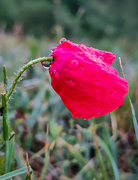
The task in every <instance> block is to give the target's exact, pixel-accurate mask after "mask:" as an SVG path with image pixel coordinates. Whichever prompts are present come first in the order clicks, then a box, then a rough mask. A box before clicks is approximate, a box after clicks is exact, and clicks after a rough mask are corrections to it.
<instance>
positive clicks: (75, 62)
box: [69, 60, 79, 69]
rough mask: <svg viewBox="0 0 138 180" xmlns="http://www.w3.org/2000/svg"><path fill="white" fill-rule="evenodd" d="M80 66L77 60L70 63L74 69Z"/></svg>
mask: <svg viewBox="0 0 138 180" xmlns="http://www.w3.org/2000/svg"><path fill="white" fill-rule="evenodd" d="M78 66H79V62H78V61H77V60H71V61H70V62H69V67H70V68H72V69H76V68H78Z"/></svg>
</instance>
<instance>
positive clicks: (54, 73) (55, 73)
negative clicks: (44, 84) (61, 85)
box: [52, 69, 59, 78]
mask: <svg viewBox="0 0 138 180" xmlns="http://www.w3.org/2000/svg"><path fill="white" fill-rule="evenodd" d="M52 76H53V77H55V78H58V77H59V73H58V71H57V70H56V69H54V70H53V71H52Z"/></svg>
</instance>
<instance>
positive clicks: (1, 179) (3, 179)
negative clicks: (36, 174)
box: [0, 166, 32, 180]
mask: <svg viewBox="0 0 138 180" xmlns="http://www.w3.org/2000/svg"><path fill="white" fill-rule="evenodd" d="M29 169H30V172H32V168H31V166H29ZM24 173H27V167H24V168H21V169H18V170H16V171H12V172H10V173H7V174H4V175H3V176H0V180H6V179H9V178H12V177H14V176H18V175H20V174H24Z"/></svg>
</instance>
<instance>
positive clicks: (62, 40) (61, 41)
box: [59, 38, 67, 44]
mask: <svg viewBox="0 0 138 180" xmlns="http://www.w3.org/2000/svg"><path fill="white" fill-rule="evenodd" d="M64 41H67V39H66V38H61V39H60V41H59V43H60V44H61V43H63V42H64Z"/></svg>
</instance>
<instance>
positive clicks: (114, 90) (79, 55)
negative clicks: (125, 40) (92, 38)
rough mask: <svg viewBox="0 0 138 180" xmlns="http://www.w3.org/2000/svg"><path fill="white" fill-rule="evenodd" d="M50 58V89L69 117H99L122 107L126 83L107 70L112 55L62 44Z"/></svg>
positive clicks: (113, 56)
mask: <svg viewBox="0 0 138 180" xmlns="http://www.w3.org/2000/svg"><path fill="white" fill-rule="evenodd" d="M51 56H53V58H54V61H53V63H52V65H51V66H50V68H49V72H50V76H51V85H52V87H53V89H54V90H55V91H56V92H57V93H58V94H59V96H60V97H61V99H62V101H63V103H64V104H65V105H66V107H67V108H68V109H69V110H70V111H71V113H72V115H73V117H79V118H81V117H83V118H85V119H89V118H92V117H95V116H101V115H104V114H106V113H109V112H111V111H113V110H115V109H116V108H117V107H118V106H120V105H122V104H123V101H124V97H125V95H126V94H127V92H128V83H127V81H126V80H125V79H123V78H121V77H119V76H118V73H117V71H116V70H115V69H114V68H113V67H111V66H110V65H111V64H112V62H113V60H114V59H115V54H113V53H111V52H107V51H102V50H98V49H95V48H92V47H91V48H88V47H86V46H85V45H78V44H75V43H72V42H70V41H63V42H62V43H61V44H59V45H57V46H56V49H55V50H54V51H53V53H52V55H51ZM57 77H58V78H57Z"/></svg>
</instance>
